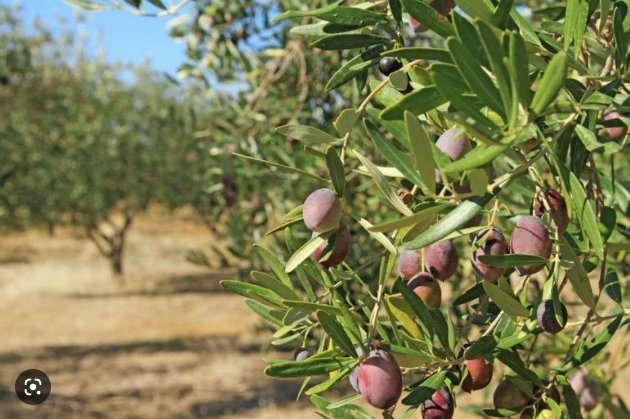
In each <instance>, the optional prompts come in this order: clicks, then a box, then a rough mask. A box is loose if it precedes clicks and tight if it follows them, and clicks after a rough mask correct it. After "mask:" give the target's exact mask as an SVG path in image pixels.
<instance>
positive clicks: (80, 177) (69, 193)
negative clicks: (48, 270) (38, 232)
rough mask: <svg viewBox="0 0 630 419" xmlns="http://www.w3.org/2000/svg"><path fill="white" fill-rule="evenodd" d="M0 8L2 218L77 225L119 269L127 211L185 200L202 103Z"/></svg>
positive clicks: (203, 144) (195, 162) (197, 160)
mask: <svg viewBox="0 0 630 419" xmlns="http://www.w3.org/2000/svg"><path fill="white" fill-rule="evenodd" d="M0 12H2V16H3V24H4V25H3V27H5V28H6V30H5V31H3V32H1V33H0V44H3V45H5V46H6V48H5V49H4V51H6V52H5V54H6V55H7V58H6V60H5V61H6V62H7V63H8V64H10V66H9V65H6V66H3V69H6V70H5V71H6V73H4V74H6V77H7V79H8V82H7V83H6V84H5V85H4V86H2V87H0V90H1V91H0V95H2V97H3V100H2V103H0V112H1V114H2V115H3V118H2V122H1V123H0V167H2V168H3V169H2V171H0V177H1V178H2V188H1V189H0V221H2V223H3V224H4V225H6V226H10V227H26V226H32V225H35V226H37V225H44V226H46V227H47V228H48V229H49V230H50V231H51V232H52V231H53V230H54V227H55V226H57V225H64V224H65V225H73V226H76V227H79V228H80V229H82V230H83V231H84V232H85V234H86V235H87V236H88V237H89V238H90V239H91V240H92V241H93V242H94V243H95V245H96V246H97V248H98V250H99V251H100V252H101V253H102V254H103V256H105V257H107V258H108V260H109V261H110V264H111V267H112V271H113V273H114V274H115V275H116V277H118V278H120V277H121V275H122V273H123V255H124V245H125V240H126V237H127V233H128V231H129V228H130V227H131V225H132V222H133V220H134V217H135V216H136V214H137V213H138V212H140V211H142V210H144V209H145V208H146V207H147V206H148V204H149V203H150V202H158V203H162V204H165V205H167V206H169V207H178V206H183V205H187V204H191V203H192V202H193V201H194V199H195V193H196V192H195V191H196V189H195V182H197V179H200V178H201V177H202V175H203V173H204V171H205V170H207V169H206V167H205V166H204V160H205V159H207V158H208V157H207V156H208V154H207V148H208V147H209V141H208V140H207V139H204V138H200V137H196V136H195V135H194V133H195V131H196V130H197V129H198V128H199V126H198V125H196V124H198V120H200V119H203V115H204V113H205V112H207V105H208V104H207V102H206V101H203V102H201V101H199V100H196V99H199V98H200V96H201V95H199V94H196V93H195V91H194V90H193V89H192V88H191V89H190V91H187V92H181V91H180V90H179V89H174V88H173V87H172V84H171V83H170V82H168V81H167V80H164V79H162V78H160V77H158V76H156V75H155V74H154V73H153V72H151V71H149V70H148V69H146V68H127V70H129V71H130V73H131V74H132V75H133V78H134V80H133V81H132V82H131V83H130V82H129V81H126V80H123V79H122V77H121V72H122V71H123V70H125V68H124V67H122V66H117V65H110V64H107V63H105V62H104V61H103V60H101V59H98V58H97V59H92V58H88V57H86V56H84V55H83V54H82V53H78V54H77V53H75V51H76V50H77V42H78V41H76V40H74V39H73V38H72V37H71V36H67V37H66V40H65V41H64V40H63V39H61V38H59V39H56V38H55V37H53V36H52V35H51V34H50V33H49V32H48V31H47V30H46V29H45V28H41V29H40V30H39V31H38V32H37V33H36V34H34V35H27V34H25V33H24V32H23V29H22V28H21V26H20V25H19V20H18V19H17V18H16V17H15V16H16V13H17V12H14V11H11V10H10V9H0ZM18 46H19V48H18ZM12 51H13V52H12ZM11 57H12V58H11ZM16 63H24V64H22V65H21V66H20V67H19V68H18V67H17V64H16ZM184 93H185V96H180V95H182V94H184ZM183 97H185V100H184V99H183ZM197 114H200V115H197Z"/></svg>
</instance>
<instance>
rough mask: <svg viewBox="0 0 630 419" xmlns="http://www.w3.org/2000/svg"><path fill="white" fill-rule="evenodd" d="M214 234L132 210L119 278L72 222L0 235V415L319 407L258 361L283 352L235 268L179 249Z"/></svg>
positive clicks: (302, 412) (298, 412)
mask: <svg viewBox="0 0 630 419" xmlns="http://www.w3.org/2000/svg"><path fill="white" fill-rule="evenodd" d="M210 240H211V237H210V236H209V234H208V233H207V231H206V230H205V229H204V228H203V227H201V226H199V225H198V224H196V223H195V222H194V221H193V220H192V218H191V217H189V216H185V215H182V214H180V215H178V216H176V217H169V218H168V219H166V218H165V216H164V215H163V214H162V215H159V214H157V215H156V214H152V215H151V216H145V217H143V218H141V219H139V220H138V221H137V222H136V224H135V225H134V226H133V228H132V230H131V234H130V236H129V242H128V248H127V252H126V261H125V263H126V268H127V275H126V278H127V285H126V287H125V288H124V289H120V288H118V287H117V286H116V285H115V283H114V282H113V281H112V279H111V277H110V274H109V267H108V265H107V263H106V261H105V260H104V259H102V257H101V256H100V255H99V254H98V253H97V252H96V250H95V248H94V246H93V245H92V244H91V243H90V242H89V241H86V240H84V239H82V238H80V237H78V236H76V235H75V234H73V233H72V232H71V231H59V232H58V233H57V234H56V236H55V237H49V236H48V235H47V234H46V233H44V232H39V231H28V232H25V233H19V234H10V235H6V234H5V235H2V236H0V366H1V368H0V418H5V417H6V418H10V417H11V418H13V417H27V418H28V417H33V418H35V417H37V418H42V417H44V418H62V417H63V418H79V417H80V418H85V417H115V418H125V417H146V418H162V417H228V418H275V419H280V418H296V419H300V418H314V417H317V416H316V415H315V414H314V413H313V411H312V409H311V407H310V405H309V404H308V403H306V402H300V403H296V402H295V401H294V400H295V396H296V394H297V391H298V386H299V382H297V383H296V382H293V381H274V380H270V379H268V378H266V377H265V376H264V374H263V373H262V369H263V367H264V365H265V362H264V360H263V358H264V357H287V358H288V357H290V354H288V353H282V354H278V353H266V354H260V352H259V350H260V348H261V346H262V345H263V342H264V340H265V336H260V335H258V334H257V333H256V325H257V320H256V317H255V315H254V314H253V313H251V312H250V311H249V310H248V309H247V307H246V306H245V304H244V303H243V300H242V299H241V298H240V297H238V296H234V295H230V294H226V293H224V292H223V291H222V290H221V288H220V287H219V286H218V281H219V280H220V279H222V278H229V277H230V276H231V275H232V274H231V273H230V272H223V273H221V272H215V273H208V271H207V270H204V269H201V268H197V267H194V266H192V265H191V264H189V263H188V262H186V261H185V259H184V254H185V252H186V250H187V249H192V248H198V247H202V246H204V245H206V244H208V243H209V242H210ZM29 368H37V369H41V370H43V371H45V372H46V373H47V374H48V375H49V377H50V378H51V381H52V385H53V393H52V395H51V396H50V398H49V399H48V400H47V401H46V402H45V403H44V404H42V405H40V406H27V405H25V404H22V403H21V402H19V400H17V398H16V396H15V393H14V390H13V385H14V381H15V378H16V377H17V375H18V374H19V373H20V372H21V371H23V370H25V369H29ZM625 377H627V374H626V375H625ZM487 395H488V394H487V393H486V394H485V396H487ZM483 396H484V395H483V394H477V395H476V397H477V398H481V397H483ZM459 402H460V404H462V402H463V403H465V402H466V400H465V399H461V398H460V400H459ZM418 416H419V415H418ZM466 417H470V416H469V415H468V414H466V413H463V412H462V411H461V410H460V411H459V412H458V413H457V414H456V418H459V419H461V418H466Z"/></svg>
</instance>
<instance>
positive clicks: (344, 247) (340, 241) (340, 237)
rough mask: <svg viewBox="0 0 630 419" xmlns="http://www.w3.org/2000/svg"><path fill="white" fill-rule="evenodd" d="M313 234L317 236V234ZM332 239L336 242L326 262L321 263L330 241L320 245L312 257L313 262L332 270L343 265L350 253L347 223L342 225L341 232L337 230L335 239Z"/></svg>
mask: <svg viewBox="0 0 630 419" xmlns="http://www.w3.org/2000/svg"><path fill="white" fill-rule="evenodd" d="M313 234H314V235H316V234H317V233H313ZM331 239H333V240H334V242H333V245H332V249H331V250H330V256H328V258H327V259H326V260H324V261H320V259H321V258H322V256H323V254H324V251H325V250H326V247H327V246H328V243H329V241H330V239H328V240H326V241H325V242H324V243H322V244H320V245H319V247H318V248H317V249H315V251H314V252H313V254H312V256H311V257H312V258H313V260H315V261H316V262H319V263H320V264H321V265H322V266H323V267H324V268H332V267H334V266H337V265H339V264H341V262H343V261H344V260H345V259H346V257H347V256H348V254H349V253H350V244H351V243H350V230H349V229H348V226H347V225H346V223H342V224H341V227H339V230H337V232H336V233H335V235H334V237H331Z"/></svg>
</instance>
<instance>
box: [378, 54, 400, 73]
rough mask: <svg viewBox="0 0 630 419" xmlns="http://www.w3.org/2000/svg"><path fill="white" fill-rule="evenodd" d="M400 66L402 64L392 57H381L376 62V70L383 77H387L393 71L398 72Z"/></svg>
mask: <svg viewBox="0 0 630 419" xmlns="http://www.w3.org/2000/svg"><path fill="white" fill-rule="evenodd" d="M402 66H403V64H402V62H401V61H400V60H399V59H397V58H394V57H383V58H381V60H380V61H379V62H378V69H379V70H380V72H381V73H382V74H383V75H384V76H389V75H390V74H392V73H393V72H394V71H398V70H400V69H401V68H402Z"/></svg>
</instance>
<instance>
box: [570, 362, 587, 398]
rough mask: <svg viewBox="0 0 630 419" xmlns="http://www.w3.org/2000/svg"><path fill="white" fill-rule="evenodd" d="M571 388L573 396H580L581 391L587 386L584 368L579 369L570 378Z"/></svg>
mask: <svg viewBox="0 0 630 419" xmlns="http://www.w3.org/2000/svg"><path fill="white" fill-rule="evenodd" d="M570 382H571V388H572V389H573V391H574V392H575V394H577V395H580V393H582V391H583V390H584V389H585V388H586V386H587V385H588V382H589V380H588V370H587V369H586V368H584V367H581V368H580V369H579V370H578V371H577V372H576V373H575V375H574V376H573V377H571V380H570Z"/></svg>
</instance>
